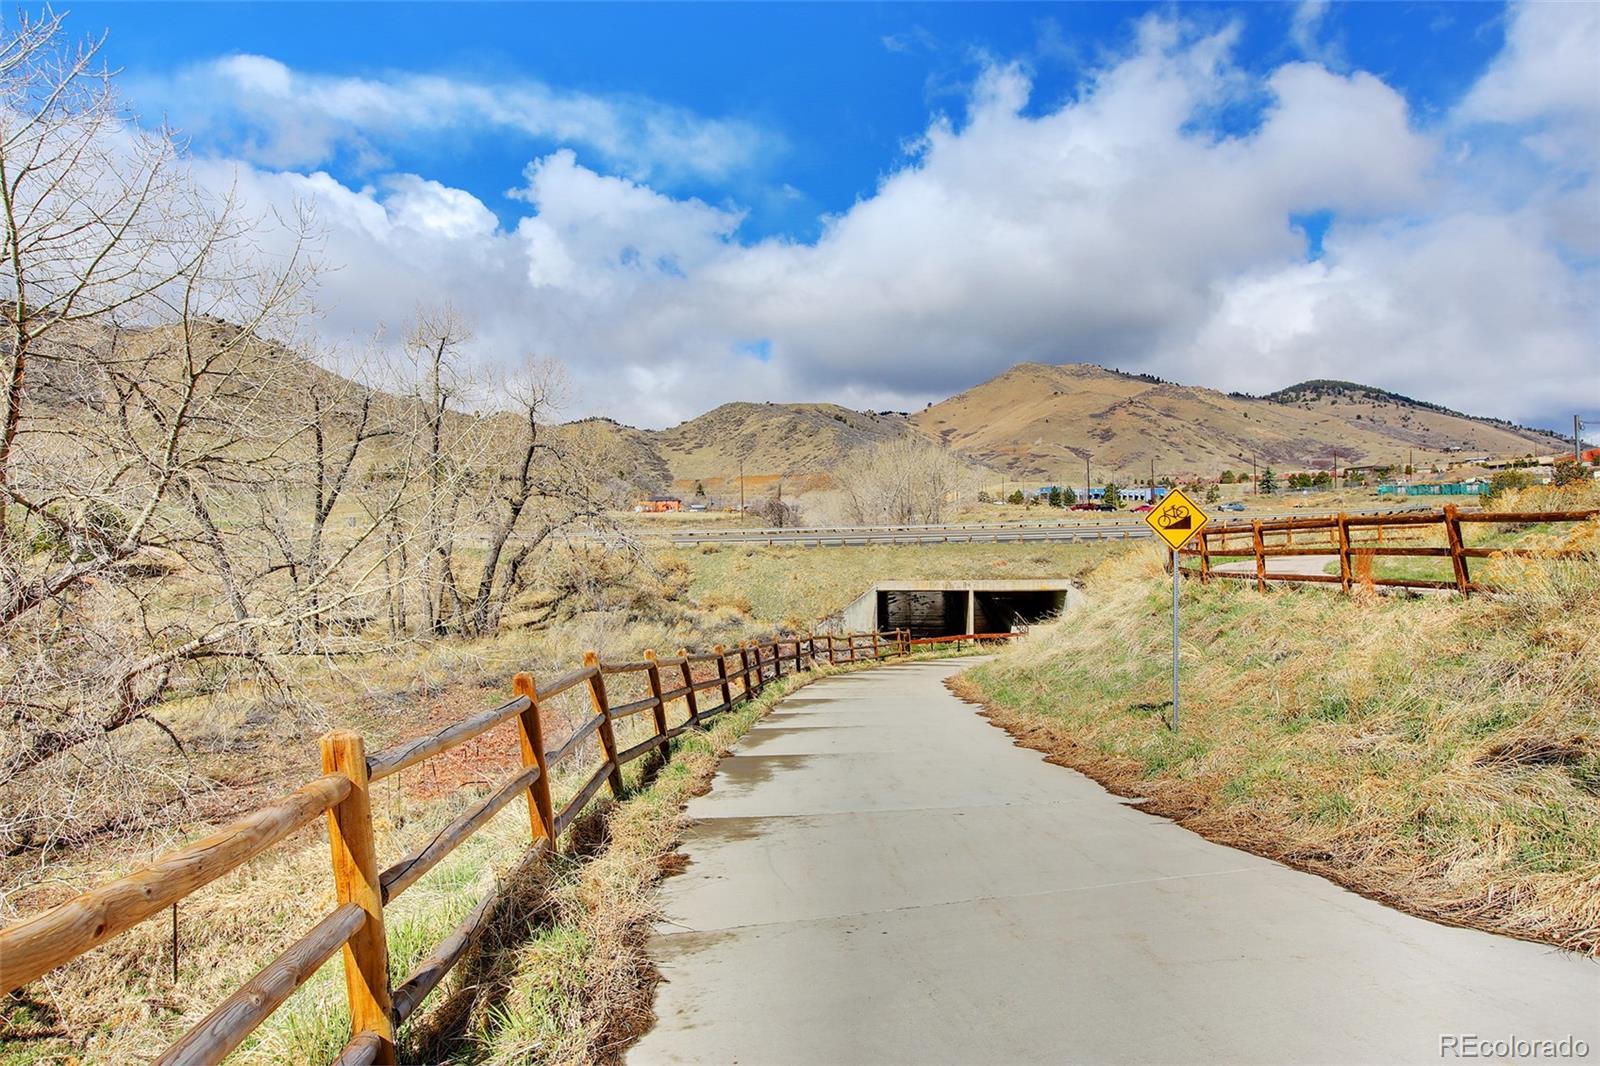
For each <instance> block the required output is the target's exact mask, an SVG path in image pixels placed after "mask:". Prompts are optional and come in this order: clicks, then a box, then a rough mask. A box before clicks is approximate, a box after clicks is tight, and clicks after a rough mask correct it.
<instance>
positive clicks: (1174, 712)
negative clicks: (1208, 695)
mask: <svg viewBox="0 0 1600 1066" xmlns="http://www.w3.org/2000/svg"><path fill="white" fill-rule="evenodd" d="M1180 573H1182V571H1181V569H1180V568H1179V566H1178V549H1177V548H1173V549H1172V731H1173V732H1174V733H1176V732H1177V731H1178V580H1179V574H1180Z"/></svg>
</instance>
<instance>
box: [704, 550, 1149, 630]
mask: <svg viewBox="0 0 1600 1066" xmlns="http://www.w3.org/2000/svg"><path fill="white" fill-rule="evenodd" d="M1122 547H1123V542H1121V541H1085V542H1083V543H1072V542H1061V543H1050V542H1035V543H1031V544H927V545H905V546H899V545H873V546H871V547H863V548H789V547H766V546H745V545H704V546H702V547H699V548H685V549H681V550H679V551H677V552H675V553H674V554H675V556H676V558H677V559H678V560H679V561H680V562H681V564H682V565H683V566H684V567H685V568H686V569H687V571H688V574H689V595H690V596H691V597H693V598H694V600H695V601H696V602H698V603H701V604H704V605H706V606H708V607H713V606H714V607H720V608H725V609H732V610H735V611H738V612H740V613H742V614H747V615H749V616H751V617H755V618H760V619H764V620H766V621H768V622H770V623H772V624H775V625H786V626H789V627H791V628H793V629H796V630H802V631H803V630H806V629H808V628H810V627H811V626H813V625H815V624H816V623H817V621H818V620H819V619H822V618H825V617H827V616H828V615H830V614H833V613H834V612H836V611H838V610H840V609H841V608H843V607H844V606H845V605H847V604H848V603H849V602H850V601H851V600H853V599H855V598H856V597H857V596H859V595H860V594H861V593H863V592H865V591H866V590H867V589H868V588H869V587H870V586H871V585H872V584H873V583H874V582H876V581H883V580H889V579H912V578H925V579H930V580H959V579H975V578H1013V577H1014V578H1030V577H1076V576H1079V575H1081V574H1083V573H1085V572H1087V571H1088V569H1089V568H1090V567H1091V566H1093V565H1094V564H1096V563H1098V562H1099V561H1100V560H1102V559H1104V558H1106V557H1107V556H1108V555H1110V554H1113V553H1114V552H1118V551H1121V550H1122Z"/></svg>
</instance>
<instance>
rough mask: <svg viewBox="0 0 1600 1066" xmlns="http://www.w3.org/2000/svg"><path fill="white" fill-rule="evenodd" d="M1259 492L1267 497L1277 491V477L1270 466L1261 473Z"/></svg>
mask: <svg viewBox="0 0 1600 1066" xmlns="http://www.w3.org/2000/svg"><path fill="white" fill-rule="evenodd" d="M1261 491H1262V492H1265V493H1266V494H1267V495H1269V496H1270V495H1272V494H1273V493H1274V492H1277V491H1278V475H1277V474H1274V473H1273V472H1272V467H1270V466H1269V467H1267V468H1266V469H1265V470H1263V471H1262V472H1261Z"/></svg>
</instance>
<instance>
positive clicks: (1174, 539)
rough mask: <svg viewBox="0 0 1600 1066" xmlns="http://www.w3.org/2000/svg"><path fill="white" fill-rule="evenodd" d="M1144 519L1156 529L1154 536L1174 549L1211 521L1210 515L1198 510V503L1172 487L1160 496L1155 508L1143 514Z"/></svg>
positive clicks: (1185, 542)
mask: <svg viewBox="0 0 1600 1066" xmlns="http://www.w3.org/2000/svg"><path fill="white" fill-rule="evenodd" d="M1144 520H1145V521H1146V522H1147V523H1149V525H1150V528H1151V529H1153V530H1155V531H1156V536H1158V537H1160V538H1161V539H1162V540H1164V541H1166V542H1167V543H1168V544H1170V545H1172V548H1173V550H1174V551H1176V550H1177V549H1179V548H1181V547H1183V546H1184V545H1185V544H1187V543H1188V542H1189V538H1190V537H1192V536H1194V535H1195V534H1196V533H1198V532H1200V530H1201V529H1202V528H1204V526H1205V524H1206V523H1207V522H1209V521H1211V516H1210V515H1208V514H1206V513H1205V512H1204V511H1202V510H1200V505H1199V504H1198V503H1195V502H1194V501H1193V500H1191V499H1189V497H1187V496H1185V495H1184V494H1183V493H1182V492H1180V491H1179V490H1178V489H1173V490H1171V491H1170V492H1168V493H1167V494H1166V495H1165V496H1163V497H1162V498H1161V502H1160V503H1158V504H1156V508H1155V510H1153V511H1150V512H1148V513H1146V514H1145V516H1144Z"/></svg>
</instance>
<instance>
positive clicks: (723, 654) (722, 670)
mask: <svg viewBox="0 0 1600 1066" xmlns="http://www.w3.org/2000/svg"><path fill="white" fill-rule="evenodd" d="M712 651H715V652H716V653H717V680H718V681H721V682H722V706H723V709H724V710H726V709H727V708H729V707H732V706H733V691H732V690H731V689H730V688H728V653H727V651H726V649H724V648H723V646H722V645H721V644H718V645H717V646H716V647H715V648H713V649H712Z"/></svg>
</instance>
